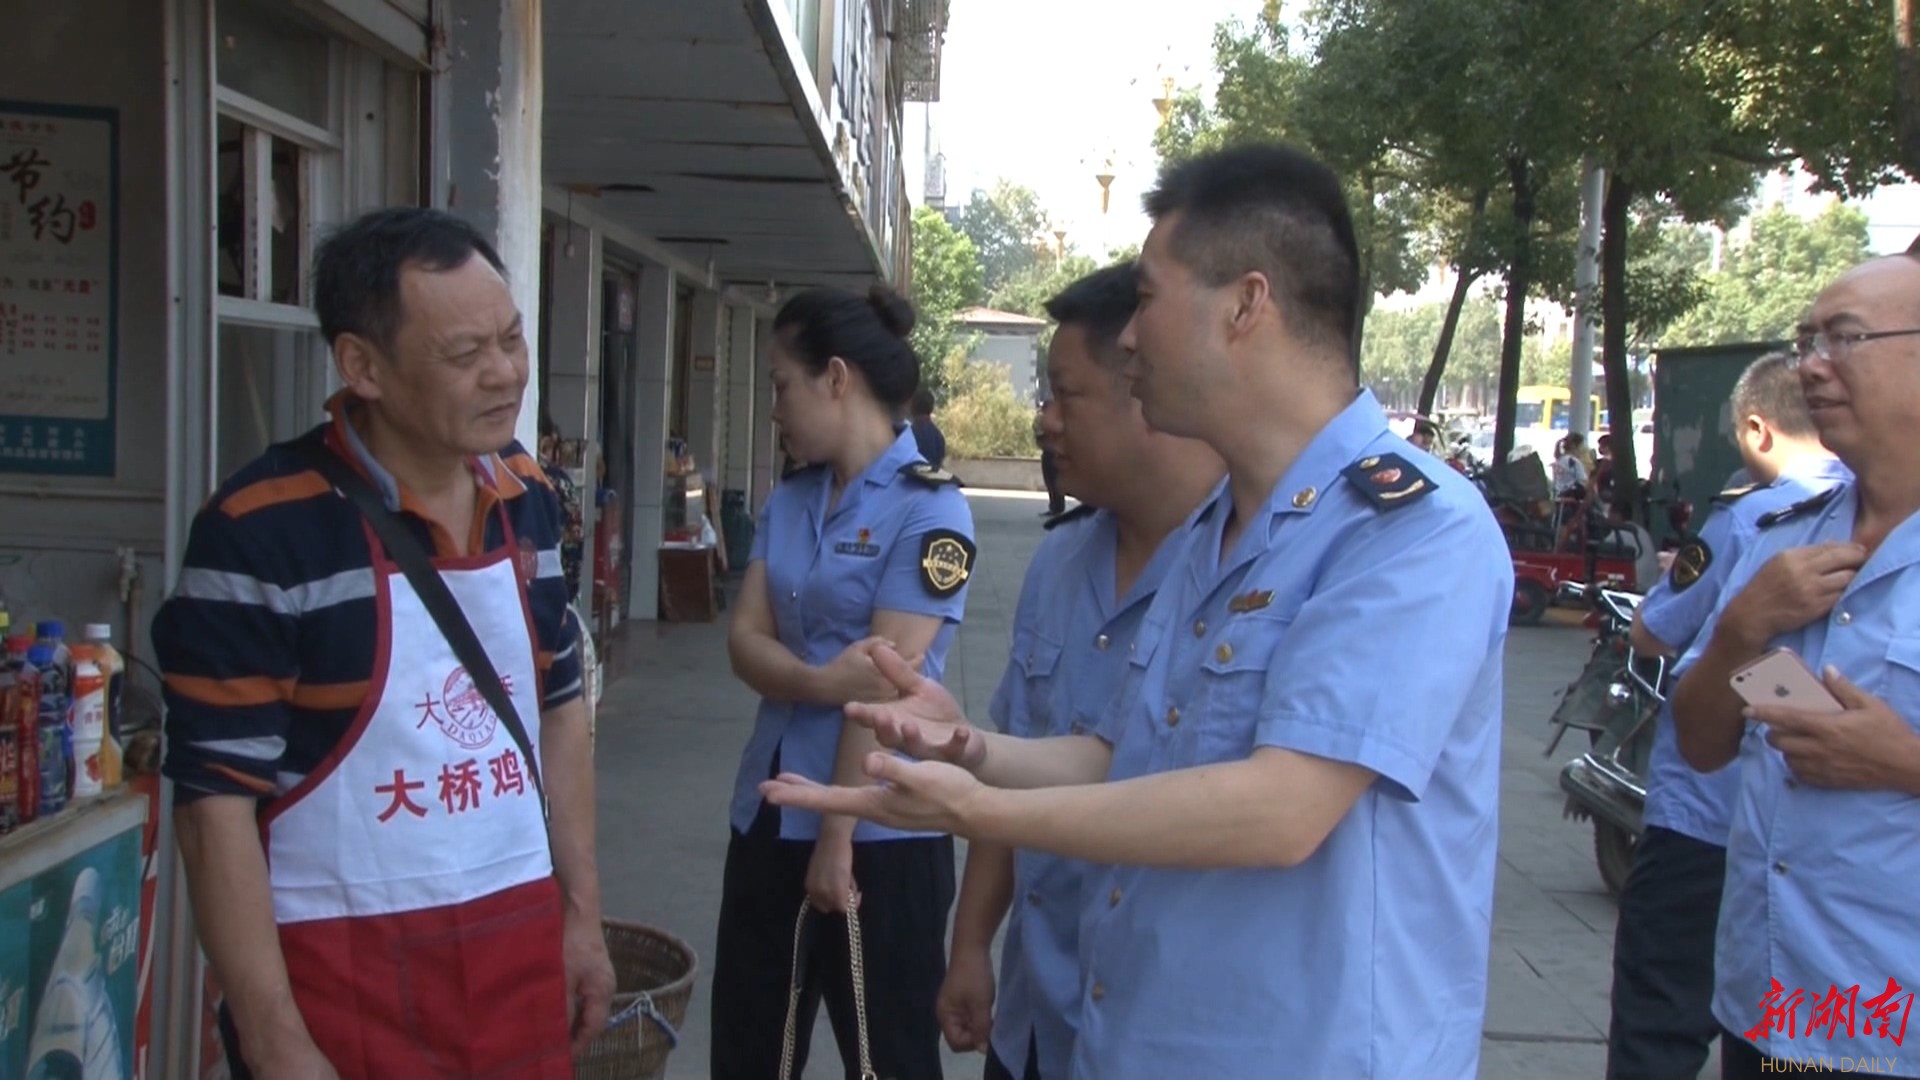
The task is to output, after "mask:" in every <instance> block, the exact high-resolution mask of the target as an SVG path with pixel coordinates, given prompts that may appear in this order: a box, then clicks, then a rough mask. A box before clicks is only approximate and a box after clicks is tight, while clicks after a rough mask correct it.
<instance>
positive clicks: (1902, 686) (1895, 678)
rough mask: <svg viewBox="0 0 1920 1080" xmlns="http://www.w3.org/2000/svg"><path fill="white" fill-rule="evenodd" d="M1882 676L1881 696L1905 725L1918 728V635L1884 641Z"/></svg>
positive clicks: (1919, 635) (1919, 653)
mask: <svg viewBox="0 0 1920 1080" xmlns="http://www.w3.org/2000/svg"><path fill="white" fill-rule="evenodd" d="M1886 679H1887V683H1886V693H1884V694H1881V695H1880V697H1881V699H1882V700H1884V701H1885V702H1886V703H1887V705H1888V707H1890V708H1891V709H1893V711H1894V713H1895V714H1896V715H1898V716H1899V717H1900V719H1902V720H1905V721H1906V722H1907V726H1908V727H1912V728H1920V634H1909V635H1907V636H1904V637H1896V638H1894V639H1893V640H1891V641H1889V642H1887V673H1886Z"/></svg>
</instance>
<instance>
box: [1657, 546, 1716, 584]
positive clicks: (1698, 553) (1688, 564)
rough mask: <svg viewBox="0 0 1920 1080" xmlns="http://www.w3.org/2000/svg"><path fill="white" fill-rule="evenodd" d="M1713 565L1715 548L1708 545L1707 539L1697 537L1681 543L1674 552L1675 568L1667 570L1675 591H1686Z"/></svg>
mask: <svg viewBox="0 0 1920 1080" xmlns="http://www.w3.org/2000/svg"><path fill="white" fill-rule="evenodd" d="M1712 565H1713V549H1712V548H1710V547H1708V546H1707V542H1706V541H1705V540H1701V539H1699V538H1698V537H1695V538H1694V539H1692V540H1689V541H1687V542H1686V543H1684V544H1681V545H1680V547H1679V548H1678V549H1677V550H1675V551H1674V553H1673V568H1672V569H1671V570H1669V571H1667V576H1668V578H1669V579H1670V580H1671V581H1672V582H1673V591H1674V592H1677V593H1682V592H1686V591H1687V590H1688V589H1690V588H1692V587H1693V584H1694V582H1696V581H1699V580H1700V577H1701V575H1702V574H1705V573H1706V572H1707V567H1709V566H1712Z"/></svg>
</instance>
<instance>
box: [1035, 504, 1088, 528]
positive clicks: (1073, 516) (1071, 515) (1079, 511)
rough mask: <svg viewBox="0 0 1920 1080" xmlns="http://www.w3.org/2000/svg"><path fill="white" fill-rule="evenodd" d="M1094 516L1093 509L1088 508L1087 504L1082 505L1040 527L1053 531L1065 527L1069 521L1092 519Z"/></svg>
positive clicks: (1054, 516) (1052, 518)
mask: <svg viewBox="0 0 1920 1080" xmlns="http://www.w3.org/2000/svg"><path fill="white" fill-rule="evenodd" d="M1093 514H1094V509H1093V507H1091V506H1088V505H1087V504H1086V503H1081V504H1080V505H1079V506H1076V507H1074V508H1073V509H1071V510H1069V511H1067V512H1066V513H1064V514H1055V515H1053V516H1052V517H1050V518H1048V519H1047V523H1046V524H1045V525H1042V526H1040V527H1041V528H1043V529H1047V530H1052V529H1054V528H1056V527H1058V526H1061V525H1065V524H1066V523H1067V522H1069V521H1079V520H1080V519H1082V518H1090V517H1092V516H1093Z"/></svg>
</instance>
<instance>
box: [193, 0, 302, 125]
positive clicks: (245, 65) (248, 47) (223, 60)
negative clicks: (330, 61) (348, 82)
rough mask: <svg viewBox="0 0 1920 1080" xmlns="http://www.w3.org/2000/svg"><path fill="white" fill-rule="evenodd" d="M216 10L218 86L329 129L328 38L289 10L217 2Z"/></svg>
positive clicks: (254, 0) (235, 0) (237, 0)
mask: <svg viewBox="0 0 1920 1080" xmlns="http://www.w3.org/2000/svg"><path fill="white" fill-rule="evenodd" d="M214 11H215V14H214V40H215V50H214V52H215V56H216V60H215V68H214V70H215V72H216V74H217V77H218V78H219V81H220V85H221V86H224V87H226V88H227V89H229V90H236V91H238V92H240V93H242V94H245V95H247V96H248V97H250V98H253V99H254V100H255V101H258V102H260V103H262V104H265V105H271V106H272V107H274V108H276V109H279V110H280V111H281V112H284V113H290V114H292V115H293V116H297V117H299V118H300V119H302V120H305V121H307V122H308V123H310V124H313V125H315V126H317V127H326V126H327V48H328V41H327V36H326V35H325V34H323V33H321V32H320V31H318V30H316V29H314V28H313V27H312V26H310V25H308V24H307V23H305V22H302V21H300V20H299V19H298V18H296V17H294V16H293V15H292V14H291V12H290V11H289V10H288V9H287V7H286V6H285V5H268V4H263V3H260V2H259V0H218V4H217V6H216V7H215V9H214Z"/></svg>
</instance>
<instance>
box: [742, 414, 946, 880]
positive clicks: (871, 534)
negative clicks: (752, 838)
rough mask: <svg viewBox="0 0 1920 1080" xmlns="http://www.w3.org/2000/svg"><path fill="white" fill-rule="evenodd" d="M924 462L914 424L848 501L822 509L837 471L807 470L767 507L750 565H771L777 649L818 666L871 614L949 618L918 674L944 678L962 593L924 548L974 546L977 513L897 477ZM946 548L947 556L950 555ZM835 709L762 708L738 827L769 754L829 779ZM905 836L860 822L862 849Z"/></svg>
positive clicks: (805, 836)
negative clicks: (958, 540) (939, 583)
mask: <svg viewBox="0 0 1920 1080" xmlns="http://www.w3.org/2000/svg"><path fill="white" fill-rule="evenodd" d="M921 461H922V459H921V457H920V452H919V449H918V447H917V445H916V444H915V442H914V438H913V431H912V429H911V428H909V429H905V430H903V431H902V432H901V434H900V437H899V438H897V439H895V440H894V442H893V445H892V446H891V447H889V448H888V449H887V451H886V453H884V454H881V455H880V457H879V459H878V460H876V461H875V462H874V463H873V464H872V465H870V466H868V467H867V471H865V472H863V473H861V474H860V475H859V476H858V477H855V478H854V479H853V480H852V481H851V482H850V483H848V484H847V488H846V491H844V492H842V493H841V496H840V502H839V505H838V506H836V507H834V509H833V511H832V513H828V511H827V500H828V499H829V498H830V497H831V496H832V493H833V472H832V470H831V469H828V468H825V467H818V468H811V469H805V470H802V471H801V472H797V473H794V474H793V475H791V476H789V477H787V478H786V479H785V480H782V481H781V482H780V484H779V485H778V486H776V487H775V488H774V489H773V494H772V495H770V496H768V498H767V504H766V506H764V507H762V508H761V510H760V518H759V524H758V527H757V528H756V529H755V531H754V536H753V552H752V554H751V555H750V556H749V557H748V561H749V562H755V561H760V562H765V563H766V564H767V600H768V602H769V603H770V604H771V605H772V607H773V622H774V626H775V628H776V629H777V630H778V632H779V634H780V642H781V644H783V645H785V646H786V647H787V648H789V649H791V650H793V654H794V655H795V656H797V657H799V658H800V659H801V660H803V661H805V662H806V663H808V664H811V665H813V666H815V667H818V666H821V665H823V664H826V663H827V662H829V661H831V660H832V659H833V658H834V657H836V656H838V655H840V653H841V652H842V651H843V650H845V649H846V647H847V646H849V645H851V644H853V643H854V642H856V641H859V640H860V639H861V638H864V637H867V636H868V635H869V632H870V629H871V627H872V625H873V615H874V612H876V611H903V612H907V613H909V614H913V615H932V616H936V617H938V618H941V619H944V620H946V625H944V626H942V627H941V628H940V631H939V633H938V634H936V635H935V636H934V639H933V645H932V647H930V648H929V649H927V657H926V663H925V664H924V665H922V667H921V671H922V673H924V674H925V675H926V676H927V677H928V678H931V679H938V678H940V676H941V674H942V673H943V672H944V671H945V670H946V664H947V649H948V647H949V646H951V645H952V644H953V637H954V631H955V629H956V628H957V627H958V626H959V624H960V616H961V612H962V611H963V610H965V607H966V599H967V587H966V585H965V584H962V585H961V586H960V588H959V590H958V591H957V592H954V593H953V594H952V595H949V596H937V595H935V594H934V590H933V589H932V588H930V587H929V584H928V583H927V581H926V580H924V575H925V573H926V571H925V569H924V568H923V567H922V565H921V564H922V562H923V561H924V556H923V548H924V547H925V545H926V543H927V542H928V540H929V539H930V538H937V537H941V536H943V535H946V536H954V535H957V536H960V537H964V538H965V539H966V541H967V543H968V544H969V545H970V544H971V543H972V540H973V512H972V511H971V510H970V509H968V507H967V500H966V496H964V495H962V494H961V493H960V489H959V488H958V487H956V486H954V485H952V484H948V485H946V486H943V487H939V488H934V487H930V486H928V485H927V484H926V483H925V482H923V481H921V480H918V479H915V478H914V477H911V476H908V475H905V474H904V473H903V472H902V470H903V469H905V468H907V467H908V466H911V465H914V464H916V463H920V462H921ZM949 550H950V549H949ZM843 719H844V716H843V714H842V712H841V709H840V707H839V706H837V705H809V704H796V703H794V702H788V701H772V700H769V699H766V698H762V699H761V700H760V712H759V715H758V717H757V718H756V720H755V722H754V726H753V735H752V736H751V737H750V738H749V739H748V740H747V749H746V752H745V753H744V754H742V755H741V757H740V773H739V776H738V778H737V779H736V780H735V782H734V788H733V808H732V813H731V819H732V823H733V827H734V829H735V830H737V831H739V832H741V833H745V832H746V831H747V830H748V829H749V828H750V827H751V826H752V825H753V819H754V815H756V814H757V813H759V811H760V801H761V800H760V790H759V785H760V782H761V781H762V780H766V779H768V778H769V777H770V776H771V775H772V769H773V761H774V755H775V754H776V753H778V754H779V757H780V771H782V772H791V773H798V774H799V775H801V776H804V777H806V778H807V779H809V780H814V781H818V782H820V783H823V784H824V783H831V782H832V780H833V762H834V756H835V754H836V753H837V752H838V750H839V747H840V724H841V721H842V720H843ZM819 833H820V815H818V814H816V813H813V812H811V811H807V810H795V809H792V808H785V809H782V810H781V811H780V837H781V839H783V840H812V839H814V838H815V837H817V836H818V835H819ZM917 835H926V834H921V833H903V832H899V831H897V830H893V829H887V828H883V827H881V826H879V825H875V824H873V823H871V822H867V821H862V822H861V823H860V824H859V825H858V826H857V827H856V828H855V829H854V832H853V838H854V840H855V841H856V842H858V841H862V840H894V839H899V838H901V837H904V836H917Z"/></svg>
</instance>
